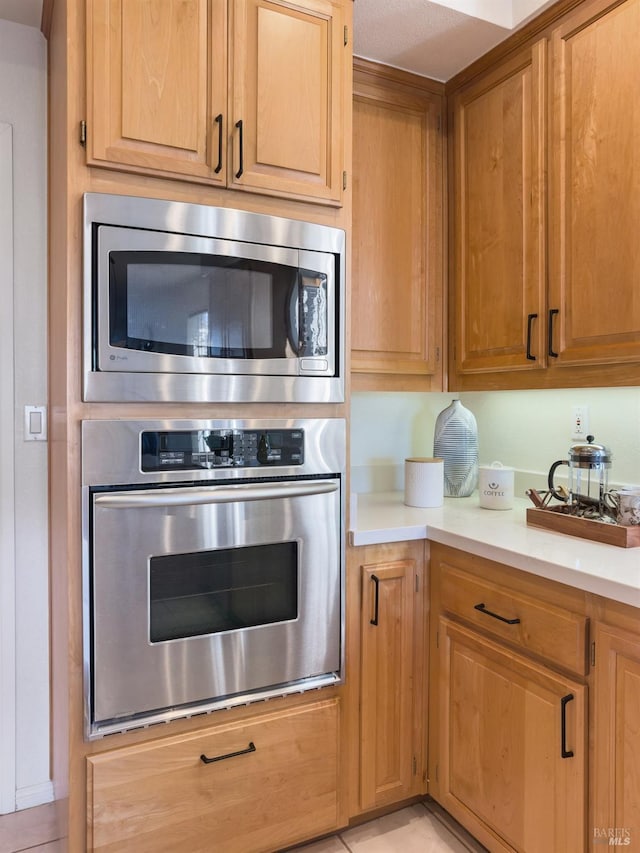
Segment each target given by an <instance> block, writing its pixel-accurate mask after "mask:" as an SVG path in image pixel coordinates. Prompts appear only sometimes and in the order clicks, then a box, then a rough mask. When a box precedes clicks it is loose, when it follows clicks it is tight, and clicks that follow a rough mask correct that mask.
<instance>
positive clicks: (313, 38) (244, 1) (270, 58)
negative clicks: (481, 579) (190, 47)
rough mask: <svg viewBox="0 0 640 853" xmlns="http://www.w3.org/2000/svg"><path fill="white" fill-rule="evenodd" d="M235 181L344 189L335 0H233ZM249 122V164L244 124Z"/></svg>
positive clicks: (319, 192)
mask: <svg viewBox="0 0 640 853" xmlns="http://www.w3.org/2000/svg"><path fill="white" fill-rule="evenodd" d="M232 9H233V22H232V44H233V80H232V91H233V111H232V119H231V123H232V128H231V130H232V135H233V163H232V164H231V163H230V173H229V175H228V181H229V185H230V186H231V185H233V186H235V187H236V188H252V189H258V190H261V189H263V190H265V191H266V190H269V189H274V188H275V189H280V190H282V191H286V192H289V193H292V194H299V195H301V196H312V197H314V198H316V199H319V200H323V199H324V200H327V201H334V202H336V201H339V200H340V199H341V195H342V169H343V160H342V158H341V156H340V152H341V151H342V150H343V146H344V130H343V117H342V111H343V109H344V103H343V96H342V77H343V68H344V65H343V63H344V62H345V61H346V59H345V52H346V51H345V47H344V44H343V9H342V6H341V5H340V4H337V3H336V4H334V3H332V2H331V0H305V2H304V3H303V4H300V5H298V6H292V5H291V4H289V3H284V2H281V0H234V3H233V6H232ZM240 121H241V122H242V143H243V144H242V149H243V150H242V163H241V162H240V128H238V127H236V124H237V122H240Z"/></svg>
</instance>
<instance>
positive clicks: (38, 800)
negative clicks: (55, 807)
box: [16, 781, 54, 811]
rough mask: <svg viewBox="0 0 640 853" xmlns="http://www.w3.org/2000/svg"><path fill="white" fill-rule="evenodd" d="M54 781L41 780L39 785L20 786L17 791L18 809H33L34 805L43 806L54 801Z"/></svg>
mask: <svg viewBox="0 0 640 853" xmlns="http://www.w3.org/2000/svg"><path fill="white" fill-rule="evenodd" d="M53 800H54V796H53V783H52V782H50V781H49V782H40V783H39V784H38V785H27V787H26V788H18V790H17V791H16V810H17V811H22V809H31V808H33V807H34V806H42V805H44V804H45V803H52V802H53Z"/></svg>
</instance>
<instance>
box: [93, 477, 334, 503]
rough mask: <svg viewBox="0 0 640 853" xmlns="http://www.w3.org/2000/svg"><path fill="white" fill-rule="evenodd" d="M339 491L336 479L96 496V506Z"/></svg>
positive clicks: (234, 500)
mask: <svg viewBox="0 0 640 853" xmlns="http://www.w3.org/2000/svg"><path fill="white" fill-rule="evenodd" d="M337 491H338V483H337V482H335V480H311V481H309V480H306V481H304V482H300V483H269V484H266V485H265V484H262V483H251V484H248V485H238V486H219V487H214V488H210V489H166V490H161V489H158V490H154V491H149V492H145V491H141V492H131V493H129V494H117V495H114V494H102V495H97V496H96V498H95V504H96V506H99V507H106V508H109V509H133V508H134V507H158V506H194V505H195V504H219V503H224V504H226V503H239V502H243V501H267V500H274V499H277V498H299V497H307V496H309V495H326V494H330V493H331V492H337Z"/></svg>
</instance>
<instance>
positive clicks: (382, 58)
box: [353, 0, 555, 81]
mask: <svg viewBox="0 0 640 853" xmlns="http://www.w3.org/2000/svg"><path fill="white" fill-rule="evenodd" d="M553 2H555V0H393V2H389V0H355V3H354V26H353V30H354V35H353V52H354V54H355V55H356V56H360V57H363V58H364V59H371V60H374V61H376V62H382V63H384V64H385V65H392V66H394V67H395V68H402V69H404V70H405V71H413V72H414V73H415V74H421V75H422V76H424V77H430V78H431V79H432V80H441V81H446V80H449V79H450V78H451V77H453V76H454V75H455V74H457V73H458V71H462V69H463V68H466V67H467V65H470V64H471V63H472V62H473V61H474V60H475V59H478V57H480V56H482V55H483V54H485V53H486V52H487V51H488V50H490V49H491V48H492V47H494V46H495V45H496V44H498V43H499V42H501V41H503V40H504V39H506V38H507V37H508V36H509V35H511V33H512V32H514V31H515V30H517V29H518V28H519V27H521V26H522V25H523V24H525V23H526V22H527V21H528V20H530V19H531V18H533V17H534V16H535V15H537V14H538V13H539V12H541V11H542V10H543V9H546V8H547V7H548V6H551V5H553Z"/></svg>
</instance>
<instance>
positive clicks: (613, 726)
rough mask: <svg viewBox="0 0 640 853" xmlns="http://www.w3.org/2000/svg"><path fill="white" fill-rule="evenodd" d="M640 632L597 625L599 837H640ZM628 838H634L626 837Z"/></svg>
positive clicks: (596, 816) (596, 799)
mask: <svg viewBox="0 0 640 853" xmlns="http://www.w3.org/2000/svg"><path fill="white" fill-rule="evenodd" d="M639 709H640V637H639V636H638V635H634V634H631V633H629V632H627V631H623V630H621V629H616V628H609V627H607V626H602V625H598V626H597V628H596V668H595V767H594V774H593V780H594V820H593V841H594V844H595V843H596V842H598V841H599V842H600V843H601V844H606V843H607V839H608V838H609V836H610V835H611V834H612V833H614V834H617V835H618V837H619V838H620V839H621V843H622V845H624V846H626V845H631V846H630V849H633V845H635V844H637V840H638V838H640V721H639V720H638V710H639ZM625 839H629V840H628V841H625Z"/></svg>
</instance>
